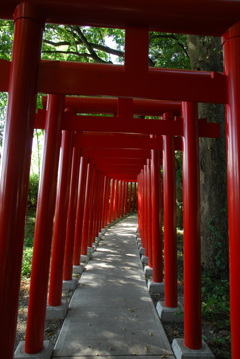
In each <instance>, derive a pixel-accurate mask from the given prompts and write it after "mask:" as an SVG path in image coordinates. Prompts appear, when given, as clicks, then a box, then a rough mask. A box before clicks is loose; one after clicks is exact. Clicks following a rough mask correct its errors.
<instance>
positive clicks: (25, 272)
mask: <svg viewBox="0 0 240 359" xmlns="http://www.w3.org/2000/svg"><path fill="white" fill-rule="evenodd" d="M32 255H33V248H28V247H27V248H25V249H24V251H23V260H22V277H27V278H29V277H30V275H31V267H32Z"/></svg>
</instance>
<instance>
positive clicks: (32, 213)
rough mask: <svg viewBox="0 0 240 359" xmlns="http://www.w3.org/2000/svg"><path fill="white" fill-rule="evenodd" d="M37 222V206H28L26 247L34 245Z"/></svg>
mask: <svg viewBox="0 0 240 359" xmlns="http://www.w3.org/2000/svg"><path fill="white" fill-rule="evenodd" d="M35 222H36V208H35V207H28V210H27V216H26V223H25V234H24V247H32V246H33V237H34V227H35Z"/></svg>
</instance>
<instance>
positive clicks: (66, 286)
mask: <svg viewBox="0 0 240 359" xmlns="http://www.w3.org/2000/svg"><path fill="white" fill-rule="evenodd" d="M77 285H78V279H77V278H73V279H71V280H63V285H62V289H63V290H75V289H76V288H77Z"/></svg>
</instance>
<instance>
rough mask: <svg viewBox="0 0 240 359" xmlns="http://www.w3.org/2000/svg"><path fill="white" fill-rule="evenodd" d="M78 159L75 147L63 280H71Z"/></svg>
mask: <svg viewBox="0 0 240 359" xmlns="http://www.w3.org/2000/svg"><path fill="white" fill-rule="evenodd" d="M80 157H81V149H80V148H78V147H75V148H74V149H73V159H72V174H71V183H70V195H69V207H68V214H67V231H66V245H65V257H64V268H63V280H72V270H73V250H74V233H75V223H76V210H77V194H78V178H79V167H80Z"/></svg>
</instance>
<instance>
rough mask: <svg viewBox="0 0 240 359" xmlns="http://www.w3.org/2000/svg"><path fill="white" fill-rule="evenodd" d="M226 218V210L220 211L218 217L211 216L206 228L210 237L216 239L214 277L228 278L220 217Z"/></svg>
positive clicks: (225, 249) (224, 242)
mask: <svg viewBox="0 0 240 359" xmlns="http://www.w3.org/2000/svg"><path fill="white" fill-rule="evenodd" d="M224 216H227V210H226V209H222V210H221V211H219V215H218V217H216V216H212V218H211V219H210V220H209V221H208V222H207V226H208V228H209V231H210V235H212V236H213V237H215V238H216V240H215V241H214V253H215V255H214V264H215V271H214V272H215V276H219V277H223V276H224V278H225V277H228V261H227V260H226V258H228V256H227V254H226V252H227V248H226V247H227V246H226V242H227V241H226V240H225V239H224V237H223V236H222V234H221V217H224Z"/></svg>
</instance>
